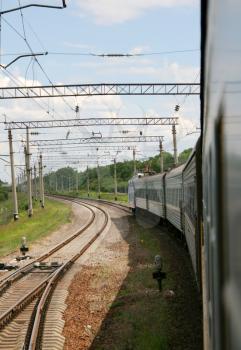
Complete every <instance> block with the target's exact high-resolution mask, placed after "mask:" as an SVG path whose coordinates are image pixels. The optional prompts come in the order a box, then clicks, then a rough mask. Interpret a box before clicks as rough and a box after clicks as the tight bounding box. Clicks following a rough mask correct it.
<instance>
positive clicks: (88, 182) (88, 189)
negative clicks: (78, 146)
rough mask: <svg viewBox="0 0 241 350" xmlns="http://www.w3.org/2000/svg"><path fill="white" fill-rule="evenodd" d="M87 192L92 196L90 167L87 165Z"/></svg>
mask: <svg viewBox="0 0 241 350" xmlns="http://www.w3.org/2000/svg"><path fill="white" fill-rule="evenodd" d="M87 194H88V197H89V196H90V178H89V167H88V165H87Z"/></svg>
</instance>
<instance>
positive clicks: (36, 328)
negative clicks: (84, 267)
mask: <svg viewBox="0 0 241 350" xmlns="http://www.w3.org/2000/svg"><path fill="white" fill-rule="evenodd" d="M70 200H71V201H72V202H75V203H80V202H81V201H76V200H73V199H70ZM81 203H83V202H81ZM89 205H90V206H93V207H95V208H97V209H98V210H100V211H101V212H103V214H104V216H105V220H104V223H103V225H102V227H101V228H100V229H99V230H98V231H97V233H96V234H95V235H94V236H93V237H92V239H91V240H90V241H89V242H88V243H87V244H86V245H85V246H84V247H83V248H82V249H81V250H80V252H79V253H77V254H75V255H74V256H73V257H72V258H71V259H70V260H69V261H67V262H66V263H65V264H64V265H63V266H61V268H60V269H59V270H58V271H57V272H56V274H55V275H54V276H53V277H52V278H51V279H50V280H49V283H48V285H47V286H46V289H45V291H44V293H43V294H42V297H41V299H40V301H39V304H38V307H37V310H36V315H35V319H34V323H33V327H32V331H31V335H30V342H29V344H25V348H26V349H28V350H36V349H37V346H38V345H39V344H40V342H41V339H42V334H40V332H41V330H43V327H41V324H42V323H43V322H44V315H45V312H46V308H47V304H48V298H49V297H50V295H51V293H52V292H53V290H54V289H55V288H56V285H57V283H58V280H59V279H60V278H61V277H63V275H64V274H65V273H66V272H67V271H68V269H69V268H70V267H71V266H72V265H73V264H74V262H75V261H76V260H77V259H79V257H80V256H82V255H83V254H84V253H85V252H86V250H87V249H88V248H89V247H90V246H91V245H92V244H93V243H94V242H95V241H96V239H97V238H98V237H99V236H100V235H101V233H102V232H103V231H104V230H105V228H106V226H107V224H108V221H109V216H108V214H107V213H106V212H105V211H104V210H103V209H102V208H99V207H97V206H95V205H93V204H89ZM38 348H39V346H38Z"/></svg>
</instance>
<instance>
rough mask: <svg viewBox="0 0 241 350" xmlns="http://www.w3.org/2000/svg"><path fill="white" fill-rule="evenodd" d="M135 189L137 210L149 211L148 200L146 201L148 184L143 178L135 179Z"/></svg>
mask: <svg viewBox="0 0 241 350" xmlns="http://www.w3.org/2000/svg"><path fill="white" fill-rule="evenodd" d="M133 183H134V187H135V200H136V203H135V204H136V208H141V209H144V210H147V209H148V208H147V199H146V195H147V193H146V182H145V179H144V177H143V178H134V179H133Z"/></svg>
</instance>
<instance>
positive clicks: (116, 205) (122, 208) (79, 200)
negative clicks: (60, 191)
mask: <svg viewBox="0 0 241 350" xmlns="http://www.w3.org/2000/svg"><path fill="white" fill-rule="evenodd" d="M50 197H56V198H62V199H68V198H71V199H73V200H76V201H78V202H79V203H80V202H82V203H86V202H94V203H100V204H106V205H108V206H111V207H115V208H118V209H121V210H124V211H125V212H127V213H128V214H130V213H131V208H130V207H128V206H127V205H124V204H120V203H114V202H109V201H106V200H104V199H93V198H88V197H86V198H76V197H70V196H64V195H51V196H50Z"/></svg>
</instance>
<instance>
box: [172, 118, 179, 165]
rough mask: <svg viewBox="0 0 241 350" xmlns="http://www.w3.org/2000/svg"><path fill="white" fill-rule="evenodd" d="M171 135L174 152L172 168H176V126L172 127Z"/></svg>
mask: <svg viewBox="0 0 241 350" xmlns="http://www.w3.org/2000/svg"><path fill="white" fill-rule="evenodd" d="M172 135H173V151H174V166H175V167H176V166H177V164H178V158H177V132H176V125H175V124H174V125H172Z"/></svg>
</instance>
